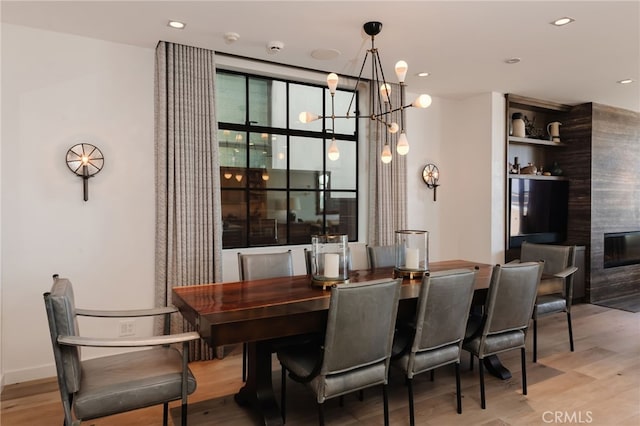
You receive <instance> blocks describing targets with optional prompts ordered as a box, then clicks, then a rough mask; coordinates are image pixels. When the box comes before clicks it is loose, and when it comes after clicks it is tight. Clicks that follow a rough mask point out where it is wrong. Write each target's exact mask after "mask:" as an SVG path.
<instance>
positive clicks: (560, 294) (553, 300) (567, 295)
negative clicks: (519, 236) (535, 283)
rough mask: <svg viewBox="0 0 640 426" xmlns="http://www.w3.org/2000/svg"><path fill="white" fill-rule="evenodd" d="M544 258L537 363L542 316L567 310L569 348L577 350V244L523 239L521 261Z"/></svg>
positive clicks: (536, 312)
mask: <svg viewBox="0 0 640 426" xmlns="http://www.w3.org/2000/svg"><path fill="white" fill-rule="evenodd" d="M537 260H544V269H543V270H542V279H541V280H540V287H539V289H538V297H537V298H536V303H535V305H534V307H533V362H537V361H538V318H540V317H543V316H546V315H551V314H557V313H562V312H565V313H566V314H567V328H568V330H569V348H570V350H571V352H573V349H574V346H573V328H572V327H571V302H572V299H573V277H574V274H575V272H576V271H577V270H578V268H577V267H576V266H575V246H560V245H551V244H533V243H529V242H526V241H525V242H523V243H522V247H521V250H520V261H522V262H532V261H537Z"/></svg>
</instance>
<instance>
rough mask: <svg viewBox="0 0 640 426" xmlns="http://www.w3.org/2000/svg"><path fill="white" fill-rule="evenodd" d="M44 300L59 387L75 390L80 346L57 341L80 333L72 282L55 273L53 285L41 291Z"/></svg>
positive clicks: (78, 386) (70, 391)
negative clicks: (46, 291)
mask: <svg viewBox="0 0 640 426" xmlns="http://www.w3.org/2000/svg"><path fill="white" fill-rule="evenodd" d="M44 302H45V307H46V310H47V319H48V321H49V331H50V333H51V344H52V345H53V355H54V358H55V363H56V372H57V375H58V384H59V385H60V391H61V392H62V393H63V394H65V393H66V394H71V393H75V392H77V391H78V390H79V389H80V379H81V371H82V369H81V367H80V348H79V347H74V346H66V345H60V344H59V343H58V336H78V335H79V334H80V333H79V330H78V321H77V318H76V308H75V300H74V297H73V288H72V286H71V282H70V281H69V280H68V279H66V278H58V277H57V276H54V280H53V287H52V288H51V291H50V292H48V293H45V294H44Z"/></svg>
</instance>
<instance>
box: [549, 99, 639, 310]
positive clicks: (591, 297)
mask: <svg viewBox="0 0 640 426" xmlns="http://www.w3.org/2000/svg"><path fill="white" fill-rule="evenodd" d="M566 121H567V122H566V123H563V128H562V130H564V133H562V135H563V139H564V141H565V143H566V144H567V148H566V149H565V150H563V151H562V152H561V154H560V156H559V161H560V166H561V167H562V169H563V170H564V171H565V175H566V176H567V177H569V180H570V197H569V226H568V237H567V238H568V243H570V244H580V245H582V244H584V245H586V247H587V253H586V263H587V265H586V271H587V274H585V278H586V288H587V295H586V299H587V300H588V301H590V302H598V301H602V300H607V299H613V298H616V297H622V296H625V295H629V294H638V293H640V265H629V266H619V267H615V268H608V269H604V268H603V257H604V234H605V233H606V232H625V231H637V230H640V114H639V113H636V112H633V111H628V110H624V109H619V108H613V107H609V106H605V105H600V104H593V103H588V104H582V105H578V106H575V107H573V108H572V110H571V112H570V113H569V115H568V117H567V120H566Z"/></svg>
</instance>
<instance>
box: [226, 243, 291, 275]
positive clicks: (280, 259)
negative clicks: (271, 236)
mask: <svg viewBox="0 0 640 426" xmlns="http://www.w3.org/2000/svg"><path fill="white" fill-rule="evenodd" d="M238 272H239V273H240V281H249V280H260V279H265V278H276V277H289V276H292V275H293V257H292V255H291V250H289V251H285V252H280V253H251V254H246V253H238Z"/></svg>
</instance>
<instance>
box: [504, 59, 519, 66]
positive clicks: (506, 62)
mask: <svg viewBox="0 0 640 426" xmlns="http://www.w3.org/2000/svg"><path fill="white" fill-rule="evenodd" d="M520 60H521V59H520V58H509V59H505V60H504V62H505V64H509V65H513V64H517V63H519V62H520Z"/></svg>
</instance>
